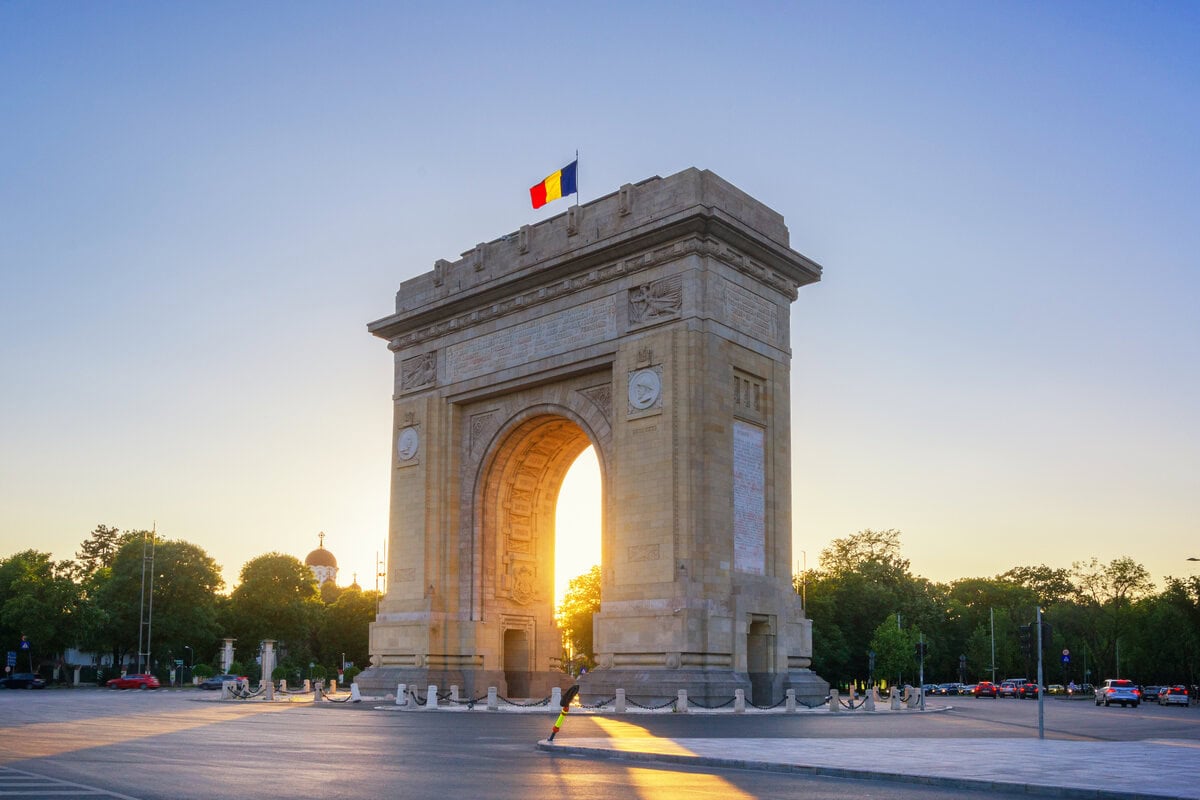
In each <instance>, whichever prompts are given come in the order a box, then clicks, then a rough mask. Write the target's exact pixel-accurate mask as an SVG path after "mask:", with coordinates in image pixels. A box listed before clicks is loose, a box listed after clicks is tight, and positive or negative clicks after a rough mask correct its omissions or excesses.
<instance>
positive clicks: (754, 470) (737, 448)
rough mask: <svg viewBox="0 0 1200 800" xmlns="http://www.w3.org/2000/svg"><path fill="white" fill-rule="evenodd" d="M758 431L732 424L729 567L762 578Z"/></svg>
mask: <svg viewBox="0 0 1200 800" xmlns="http://www.w3.org/2000/svg"><path fill="white" fill-rule="evenodd" d="M764 436H765V433H764V431H763V429H762V428H760V427H758V426H757V425H749V424H747V423H745V422H741V421H738V420H735V421H734V423H733V568H734V569H735V570H736V571H738V572H750V573H753V574H755V575H762V574H763V571H764V564H765V563H766V528H767V526H766V492H765V489H764V486H763V481H764V478H765V469H764V463H765V462H764V446H763V442H764Z"/></svg>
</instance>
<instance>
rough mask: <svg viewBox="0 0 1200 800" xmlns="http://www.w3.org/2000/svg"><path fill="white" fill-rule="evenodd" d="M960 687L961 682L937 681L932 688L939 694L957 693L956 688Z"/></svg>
mask: <svg viewBox="0 0 1200 800" xmlns="http://www.w3.org/2000/svg"><path fill="white" fill-rule="evenodd" d="M960 688H962V684H961V683H939V684H938V685H937V689H936V690H934V694H941V695H952V694H958V690H959V689H960Z"/></svg>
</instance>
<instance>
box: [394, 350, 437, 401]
mask: <svg viewBox="0 0 1200 800" xmlns="http://www.w3.org/2000/svg"><path fill="white" fill-rule="evenodd" d="M435 383H437V351H436V350H430V351H429V352H428V353H422V354H421V355H419V356H413V357H412V358H406V359H404V361H403V362H402V363H401V364H400V391H402V392H410V391H413V390H414V389H424V388H425V387H426V386H433V385H434V384H435Z"/></svg>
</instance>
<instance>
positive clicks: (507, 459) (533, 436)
mask: <svg viewBox="0 0 1200 800" xmlns="http://www.w3.org/2000/svg"><path fill="white" fill-rule="evenodd" d="M474 405H475V406H476V407H472V408H470V409H468V413H466V414H465V415H464V416H465V418H466V419H465V424H466V425H467V427H468V430H467V431H466V433H467V435H466V436H465V437H464V446H465V449H466V451H467V452H466V454H465V455H466V457H465V458H464V459H463V464H464V468H463V476H462V477H463V486H462V488H463V498H464V500H465V501H466V502H467V503H469V505H470V507H469V508H464V509H463V510H464V512H466V513H464V514H463V520H464V521H465V522H466V523H467V525H466V526H465V527H466V528H467V529H466V530H464V531H463V533H464V536H463V543H464V545H465V547H466V549H468V550H469V555H468V554H464V555H467V557H468V559H469V561H470V563H471V569H470V570H469V571H468V575H469V580H470V581H471V585H470V587H464V588H467V594H468V595H469V596H470V597H471V603H470V606H471V609H470V613H471V617H472V619H476V620H482V619H484V618H485V617H486V616H487V615H488V614H489V613H490V612H491V611H505V610H507V611H514V610H515V611H528V612H530V613H542V612H549V613H552V611H553V599H554V598H553V594H554V589H553V575H554V570H553V559H554V546H555V542H554V532H555V524H554V520H555V510H556V504H557V499H558V492H559V489H560V488H561V486H562V482H563V479H564V478H565V477H566V474H567V471H568V470H569V469H570V467H571V465H572V464H573V463H574V462H575V459H576V458H577V457H578V456H579V454H580V453H582V452H583V451H584V450H585V449H586V448H587V447H588V446H589V445H592V446H594V448H595V451H596V457H597V460H598V461H599V463H600V468H601V475H602V476H604V475H606V470H607V465H609V464H611V463H612V452H611V451H612V429H611V416H612V412H611V406H612V391H611V376H610V375H609V374H608V373H604V374H603V375H595V376H589V377H587V378H582V379H580V378H575V379H572V380H569V381H565V382H560V383H554V384H547V385H543V386H540V387H536V388H534V389H528V390H523V391H519V392H515V393H513V394H511V395H508V396H505V397H501V398H493V399H490V400H489V401H487V402H484V403H478V404H474ZM602 483H607V481H606V480H605V479H604V478H603V477H602Z"/></svg>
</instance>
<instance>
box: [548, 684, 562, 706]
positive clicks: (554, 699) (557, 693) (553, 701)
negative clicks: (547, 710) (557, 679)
mask: <svg viewBox="0 0 1200 800" xmlns="http://www.w3.org/2000/svg"><path fill="white" fill-rule="evenodd" d="M550 707H551V708H559V709H561V708H562V687H561V686H555V687H554V688H552V689H551V690H550Z"/></svg>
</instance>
